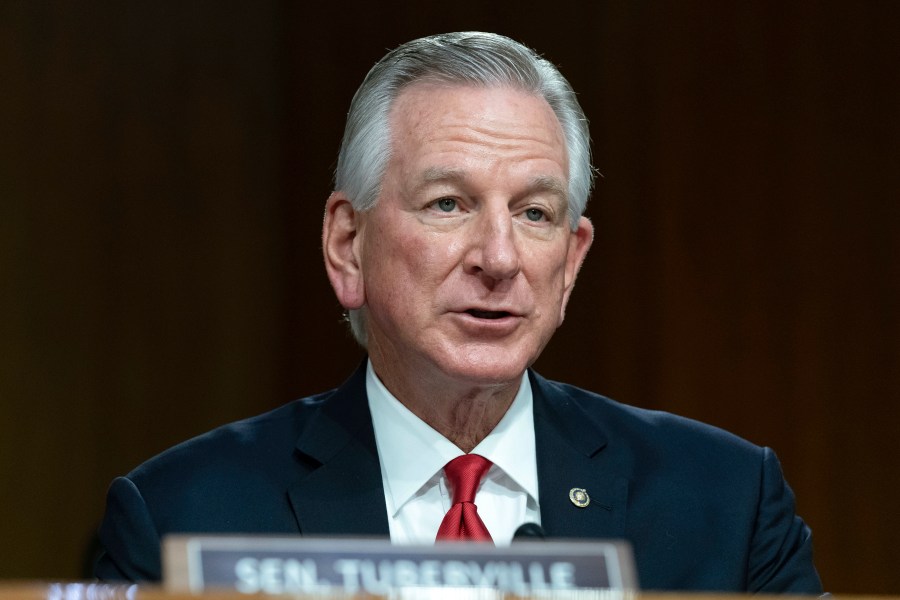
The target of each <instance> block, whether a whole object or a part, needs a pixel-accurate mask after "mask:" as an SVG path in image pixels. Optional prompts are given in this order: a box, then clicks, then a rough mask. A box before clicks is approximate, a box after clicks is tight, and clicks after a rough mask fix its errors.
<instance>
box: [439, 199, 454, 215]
mask: <svg viewBox="0 0 900 600" xmlns="http://www.w3.org/2000/svg"><path fill="white" fill-rule="evenodd" d="M434 205H435V206H437V208H438V210H440V211H441V212H453V210H454V209H455V208H456V200H454V199H453V198H441V199H440V200H438V201H437V202H435V203H434Z"/></svg>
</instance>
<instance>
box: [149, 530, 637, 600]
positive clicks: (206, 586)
mask: <svg viewBox="0 0 900 600" xmlns="http://www.w3.org/2000/svg"><path fill="white" fill-rule="evenodd" d="M163 581H164V584H165V586H166V589H167V590H169V591H173V592H201V591H204V590H210V589H231V590H237V591H239V592H242V593H247V594H328V593H344V594H371V595H387V594H389V593H393V592H395V591H397V590H404V589H407V590H415V589H422V590H435V589H440V588H443V589H446V588H453V589H460V590H461V589H494V590H499V591H500V592H505V593H511V594H516V595H521V596H527V595H540V594H541V593H543V592H550V593H553V594H556V593H559V592H564V591H568V590H585V589H588V590H611V591H623V592H629V591H634V590H636V589H637V582H636V578H635V575H634V563H633V559H632V554H631V548H630V547H629V546H628V544H627V543H625V542H618V541H574V540H565V541H541V542H516V543H515V544H513V545H512V546H509V547H504V548H496V547H493V546H490V545H485V544H475V543H446V544H435V545H429V546H402V545H392V544H391V543H390V542H389V541H387V540H375V539H350V538H319V539H316V538H302V537H271V536H220V535H210V536H186V535H179V536H168V537H166V539H165V540H164V545H163Z"/></svg>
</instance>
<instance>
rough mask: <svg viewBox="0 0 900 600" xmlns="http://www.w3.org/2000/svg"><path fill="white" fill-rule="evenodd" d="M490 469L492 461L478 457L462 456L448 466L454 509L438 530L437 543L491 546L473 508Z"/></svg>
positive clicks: (447, 471)
mask: <svg viewBox="0 0 900 600" xmlns="http://www.w3.org/2000/svg"><path fill="white" fill-rule="evenodd" d="M490 468H491V461H489V460H488V459H486V458H485V457H483V456H478V455H477V454H463V455H462V456H458V457H456V458H454V459H453V460H451V461H450V462H448V463H447V465H446V466H445V467H444V474H445V475H446V476H447V479H448V480H449V481H450V488H451V489H452V490H453V506H451V507H450V510H448V511H447V514H446V515H445V516H444V520H443V521H442V522H441V526H440V527H439V528H438V532H437V540H475V541H479V542H492V541H493V539H492V538H491V534H490V533H489V532H488V530H487V527H485V526H484V521H482V520H481V517H479V516H478V508H477V507H476V506H475V504H473V502H474V501H475V491H476V490H477V489H478V486H479V484H481V478H482V477H484V474H485V473H487V472H488V469H490Z"/></svg>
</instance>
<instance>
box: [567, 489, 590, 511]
mask: <svg viewBox="0 0 900 600" xmlns="http://www.w3.org/2000/svg"><path fill="white" fill-rule="evenodd" d="M569 500H571V501H572V504H574V505H575V506H577V507H578V508H584V507H586V506H587V505H588V504H590V503H591V497H590V496H588V493H587V490H586V489H584V488H572V489H571V490H569Z"/></svg>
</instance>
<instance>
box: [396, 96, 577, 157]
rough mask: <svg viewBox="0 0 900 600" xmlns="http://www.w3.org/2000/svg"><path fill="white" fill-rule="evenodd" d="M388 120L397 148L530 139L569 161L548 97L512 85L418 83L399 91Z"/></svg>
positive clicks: (499, 144)
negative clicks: (485, 85)
mask: <svg viewBox="0 0 900 600" xmlns="http://www.w3.org/2000/svg"><path fill="white" fill-rule="evenodd" d="M389 123H390V130H391V141H392V146H393V149H394V150H395V151H397V150H401V148H400V147H405V149H407V150H413V148H410V147H409V146H412V147H417V146H418V147H421V146H426V147H427V146H428V145H430V144H434V143H440V142H444V143H452V142H454V141H456V142H464V141H465V142H469V143H475V144H483V145H492V146H497V147H502V148H508V147H510V145H515V144H516V143H519V144H522V143H528V144H530V145H531V146H532V147H541V149H542V151H545V152H547V153H552V154H558V155H562V156H561V158H562V159H563V162H565V160H566V148H565V137H564V135H563V131H562V127H561V125H560V124H559V120H558V119H557V118H556V114H555V113H554V112H553V109H552V108H550V105H549V104H548V103H547V101H546V100H544V98H542V97H541V96H539V95H536V94H532V93H529V92H525V91H522V90H519V89H514V88H511V87H502V86H499V87H484V86H476V85H460V84H447V83H431V82H428V83H416V84H413V85H411V86H408V87H407V88H405V89H404V90H403V91H402V92H401V93H400V94H399V95H398V96H397V99H396V100H395V102H394V104H393V106H392V107H391V112H390V115H389Z"/></svg>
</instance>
